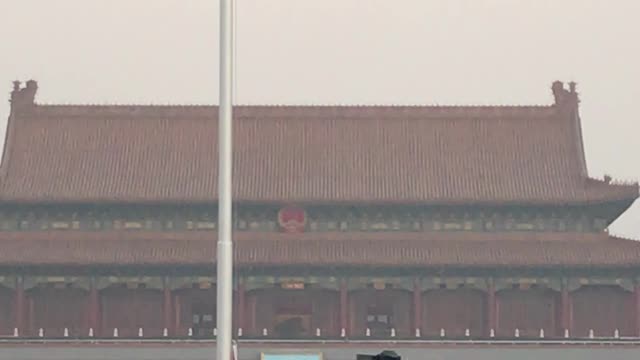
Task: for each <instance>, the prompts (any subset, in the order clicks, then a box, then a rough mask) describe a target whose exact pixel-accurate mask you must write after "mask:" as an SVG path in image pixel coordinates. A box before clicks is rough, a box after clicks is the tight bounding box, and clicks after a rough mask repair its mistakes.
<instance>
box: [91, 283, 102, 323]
mask: <svg viewBox="0 0 640 360" xmlns="http://www.w3.org/2000/svg"><path fill="white" fill-rule="evenodd" d="M99 321H100V302H99V300H98V287H97V286H96V282H95V279H94V278H91V283H90V285H89V328H90V329H93V334H94V336H98V334H99V332H100V323H99Z"/></svg>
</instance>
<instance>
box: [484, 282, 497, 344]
mask: <svg viewBox="0 0 640 360" xmlns="http://www.w3.org/2000/svg"><path fill="white" fill-rule="evenodd" d="M497 326H498V312H497V306H496V284H495V282H494V280H493V278H490V279H489V284H488V287H487V330H486V332H487V335H489V334H490V333H491V330H492V329H493V330H494V331H496V332H497V331H498V329H497V328H496V327H497Z"/></svg>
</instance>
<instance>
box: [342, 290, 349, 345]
mask: <svg viewBox="0 0 640 360" xmlns="http://www.w3.org/2000/svg"><path fill="white" fill-rule="evenodd" d="M348 296H349V295H348V288H347V280H346V279H342V281H341V282H340V328H341V330H340V331H342V329H344V331H345V334H346V335H348V334H349V320H348V319H349V310H348V309H349V298H348Z"/></svg>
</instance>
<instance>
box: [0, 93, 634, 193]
mask: <svg viewBox="0 0 640 360" xmlns="http://www.w3.org/2000/svg"><path fill="white" fill-rule="evenodd" d="M16 104H17V102H16ZM576 104H577V102H576ZM576 106H577V105H576ZM573 110H574V109H572V108H571V107H570V106H569V107H568V105H566V104H561V105H558V104H556V105H552V106H531V107H427V106H415V107H406V106H362V107H358V106H341V107H332V106H306V107H305V106H274V107H269V106H241V107H237V108H236V114H235V117H236V120H235V125H234V129H235V140H234V141H235V142H234V146H235V162H234V166H235V170H234V171H235V173H234V190H235V199H236V200H238V201H256V202H301V203H302V202H380V203H391V202H396V203H402V202H415V203H473V202H475V203H483V202H487V203H504V202H511V203H579V202H599V201H606V200H631V199H635V198H636V197H637V196H638V187H637V184H635V185H613V184H609V183H605V182H601V181H596V180H592V179H588V177H587V175H586V167H585V165H584V164H585V162H584V153H583V150H582V145H581V144H582V139H581V136H580V130H579V127H580V124H579V121H578V120H577V117H576V116H574V115H575V112H574V111H573ZM216 118H217V109H216V108H215V107H207V106H201V107H197V106H196V107H180V106H51V105H29V104H28V105H24V104H22V103H21V105H20V106H17V105H16V106H15V109H14V111H13V115H12V116H11V118H10V123H9V129H8V139H7V143H6V151H5V155H4V158H3V163H2V168H1V170H2V174H1V176H2V178H1V179H0V200H4V201H21V202H106V201H114V202H194V201H215V199H216V193H217V140H216V139H217V120H216Z"/></svg>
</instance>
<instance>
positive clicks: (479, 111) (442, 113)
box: [31, 104, 557, 119]
mask: <svg viewBox="0 0 640 360" xmlns="http://www.w3.org/2000/svg"><path fill="white" fill-rule="evenodd" d="M215 109H217V106H216V105H204V104H201V105H152V104H148V105H136V104H119V105H113V104H103V105H94V104H84V105H75V104H67V105H64V104H37V105H36V106H34V107H33V108H31V110H32V111H34V112H35V114H38V115H41V116H45V117H76V116H82V117H89V118H91V117H94V116H98V117H102V116H117V117H121V118H130V117H132V116H133V117H148V118H156V117H162V118H167V119H171V118H176V119H181V118H193V117H196V118H200V117H206V118H211V117H216V116H217V112H216V111H215ZM556 114H557V109H556V108H555V107H554V106H552V105H544V106H542V105H519V106H506V105H500V106H490V105H481V106H479V105H468V106H461V105H379V104H378V105H365V104H359V105H285V104H272V105H236V107H235V115H236V116H237V117H239V118H242V117H249V118H254V117H259V118H283V119H284V118H297V119H299V118H306V119H313V118H316V119H317V118H326V119H330V118H336V117H337V118H372V119H393V118H401V119H406V118H431V117H434V118H458V119H460V118H488V119H498V118H531V117H534V118H540V117H542V118H546V117H551V116H554V115H556Z"/></svg>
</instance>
